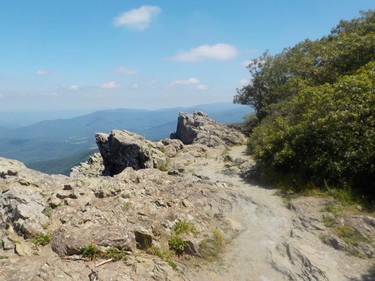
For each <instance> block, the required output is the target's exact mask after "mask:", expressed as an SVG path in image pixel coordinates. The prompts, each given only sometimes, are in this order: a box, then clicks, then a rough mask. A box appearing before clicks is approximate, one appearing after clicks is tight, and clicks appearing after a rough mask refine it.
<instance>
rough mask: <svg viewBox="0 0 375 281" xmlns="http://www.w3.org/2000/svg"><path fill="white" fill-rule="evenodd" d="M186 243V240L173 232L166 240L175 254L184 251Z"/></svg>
mask: <svg viewBox="0 0 375 281" xmlns="http://www.w3.org/2000/svg"><path fill="white" fill-rule="evenodd" d="M186 245H187V242H186V241H184V240H183V239H182V238H181V237H180V236H178V235H177V234H173V235H172V236H171V238H170V239H169V240H168V246H169V249H170V250H172V251H174V252H175V253H176V254H177V255H181V254H182V253H183V252H184V250H185V248H186Z"/></svg>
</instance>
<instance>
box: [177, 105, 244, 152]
mask: <svg viewBox="0 0 375 281" xmlns="http://www.w3.org/2000/svg"><path fill="white" fill-rule="evenodd" d="M171 138H172V139H180V140H181V141H182V142H183V143H184V144H192V143H200V144H204V145H207V146H209V147H216V146H220V145H229V146H232V145H241V144H244V143H246V138H245V137H244V135H243V134H242V133H240V132H239V131H238V130H235V129H233V128H231V127H229V126H225V125H222V124H218V123H217V122H215V121H213V120H212V119H210V118H208V116H207V115H206V114H205V113H204V112H201V111H196V112H194V113H193V114H192V115H191V114H187V113H183V112H180V114H179V116H178V121H177V130H176V132H175V133H173V134H171Z"/></svg>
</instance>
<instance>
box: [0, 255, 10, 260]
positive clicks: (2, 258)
mask: <svg viewBox="0 0 375 281" xmlns="http://www.w3.org/2000/svg"><path fill="white" fill-rule="evenodd" d="M7 258H8V257H7V256H1V255H0V260H4V259H7Z"/></svg>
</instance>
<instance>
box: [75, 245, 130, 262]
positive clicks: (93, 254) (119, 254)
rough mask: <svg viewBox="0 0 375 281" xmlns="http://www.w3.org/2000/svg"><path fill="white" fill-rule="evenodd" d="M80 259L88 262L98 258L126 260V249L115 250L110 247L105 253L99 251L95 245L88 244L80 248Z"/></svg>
mask: <svg viewBox="0 0 375 281" xmlns="http://www.w3.org/2000/svg"><path fill="white" fill-rule="evenodd" d="M82 257H84V258H88V259H90V260H96V259H98V258H103V259H112V260H113V261H118V260H126V259H127V258H128V255H127V253H126V247H122V248H115V247H110V248H108V249H106V250H105V251H103V250H100V249H99V248H98V247H97V246H96V245H94V244H90V245H87V246H85V247H83V248H82Z"/></svg>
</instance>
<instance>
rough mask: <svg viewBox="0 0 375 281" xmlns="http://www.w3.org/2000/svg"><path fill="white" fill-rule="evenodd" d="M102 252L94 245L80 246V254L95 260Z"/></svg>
mask: <svg viewBox="0 0 375 281" xmlns="http://www.w3.org/2000/svg"><path fill="white" fill-rule="evenodd" d="M102 254H103V252H102V251H101V250H100V249H98V247H97V246H96V245H93V244H90V245H87V246H85V247H83V248H82V256H83V257H84V258H88V259H90V260H96V259H97V258H99V257H100V256H101V255H102Z"/></svg>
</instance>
